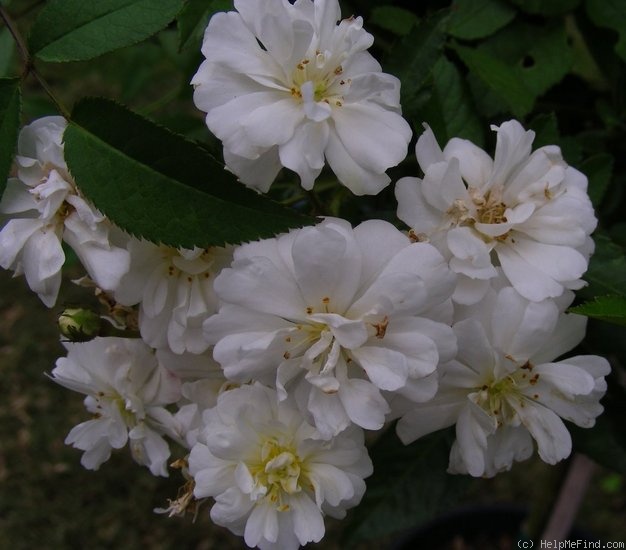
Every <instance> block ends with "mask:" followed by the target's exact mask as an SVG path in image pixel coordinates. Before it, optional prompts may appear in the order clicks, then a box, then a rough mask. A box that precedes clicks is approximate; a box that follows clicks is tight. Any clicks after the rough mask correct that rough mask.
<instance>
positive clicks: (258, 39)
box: [192, 0, 412, 195]
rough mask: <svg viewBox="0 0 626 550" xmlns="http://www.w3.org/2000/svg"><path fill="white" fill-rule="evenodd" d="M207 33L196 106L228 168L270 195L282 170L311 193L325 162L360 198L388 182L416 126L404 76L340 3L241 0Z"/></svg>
mask: <svg viewBox="0 0 626 550" xmlns="http://www.w3.org/2000/svg"><path fill="white" fill-rule="evenodd" d="M235 8H236V9H237V11H236V12H234V11H231V12H227V13H217V14H215V15H214V16H213V17H212V18H211V20H210V22H209V26H208V27H207V29H206V32H205V35H204V43H203V45H202V53H203V54H204V56H205V58H206V60H205V61H204V62H203V63H202V65H201V66H200V68H199V69H198V72H197V73H196V75H195V76H194V77H193V80H192V84H193V85H194V86H195V92H194V102H195V104H196V106H197V107H198V108H199V109H201V110H203V111H204V112H206V113H207V116H206V123H207V126H208V127H209V129H210V130H211V132H213V133H214V134H215V135H216V136H217V137H218V138H219V139H221V140H222V142H223V145H224V158H225V161H226V165H227V166H228V168H229V169H230V170H231V171H233V172H234V173H235V174H236V175H237V176H238V177H239V178H240V179H241V180H242V181H243V182H244V183H245V184H246V185H249V186H251V187H254V188H256V189H258V190H261V191H267V190H268V189H269V187H270V185H271V183H272V182H273V181H274V178H275V177H276V175H277V174H278V171H279V170H280V168H281V167H283V166H284V167H286V168H289V169H290V170H293V171H294V172H296V173H297V174H298V175H299V176H300V180H301V184H302V186H303V187H304V188H305V189H311V188H312V186H313V183H314V181H315V178H316V177H317V176H318V175H319V173H320V172H321V170H322V168H323V167H324V162H325V160H326V161H327V162H328V164H329V165H330V167H331V168H332V170H333V171H334V172H335V174H336V175H337V177H338V178H339V181H340V182H341V183H343V184H344V185H345V186H347V187H348V188H349V189H350V190H351V191H352V192H353V193H355V194H357V195H363V194H376V193H378V192H379V191H380V190H381V189H383V188H384V187H386V186H387V184H388V183H389V181H390V180H389V178H388V176H387V175H386V174H385V170H387V169H388V168H390V167H391V166H395V165H396V164H398V163H399V162H401V161H402V160H403V159H404V158H405V156H406V152H407V146H408V143H409V141H410V139H411V134H412V133H411V129H410V127H409V125H408V124H407V123H406V121H405V120H404V119H403V118H402V117H401V116H400V104H399V99H400V82H399V80H398V79H397V78H395V77H393V76H391V75H389V74H385V73H383V72H381V67H380V64H379V63H378V62H377V61H376V60H375V59H374V58H373V57H372V56H371V55H370V54H369V53H368V52H367V51H366V50H367V48H369V47H370V46H371V45H372V43H373V37H372V36H371V35H370V34H369V33H367V32H366V31H365V30H364V29H363V28H362V25H363V20H362V18H361V17H350V18H349V19H344V20H342V21H341V22H340V23H339V24H338V25H337V21H338V20H339V19H340V18H341V13H340V9H339V3H338V1H337V0H316V1H315V2H313V0H297V1H296V2H295V3H293V4H292V3H290V2H288V0H235Z"/></svg>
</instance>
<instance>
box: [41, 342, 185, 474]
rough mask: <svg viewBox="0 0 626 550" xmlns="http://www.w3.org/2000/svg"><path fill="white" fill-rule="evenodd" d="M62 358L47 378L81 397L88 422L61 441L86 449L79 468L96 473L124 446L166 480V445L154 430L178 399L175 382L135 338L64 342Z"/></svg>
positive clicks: (177, 383)
mask: <svg viewBox="0 0 626 550" xmlns="http://www.w3.org/2000/svg"><path fill="white" fill-rule="evenodd" d="M64 346H65V347H66V348H67V352H68V353H67V357H62V358H60V359H58V360H57V362H56V367H55V368H54V370H53V371H52V378H53V380H54V381H55V382H58V383H59V384H61V385H62V386H65V387H66V388H69V389H71V390H74V391H77V392H80V393H83V394H85V395H86V396H87V397H86V398H85V407H86V408H87V410H88V411H89V412H91V413H93V414H94V418H93V419H92V420H88V421H87V422H83V423H81V424H79V425H78V426H75V427H74V428H72V430H71V431H70V433H69V434H68V436H67V438H66V440H65V442H66V443H67V444H72V445H73V446H74V447H76V448H78V449H81V450H83V451H85V453H84V454H83V456H82V458H81V464H82V465H83V466H84V467H85V468H88V469H90V470H97V469H98V468H99V467H100V465H101V464H102V463H103V462H106V461H107V460H108V459H109V456H110V455H111V449H120V448H121V447H124V445H126V443H129V445H130V449H131V452H132V455H133V458H134V459H135V460H136V461H137V462H138V463H139V464H144V465H146V466H148V467H149V468H150V471H151V472H152V473H153V474H154V475H162V476H167V469H166V463H167V459H168V457H169V456H170V451H169V447H168V444H167V443H166V442H165V440H164V439H163V437H162V433H163V432H162V430H160V429H159V424H160V419H161V418H162V416H163V413H165V412H166V411H165V409H164V405H168V404H171V403H175V402H176V401H178V399H179V398H180V380H179V379H178V378H177V377H176V376H175V375H174V374H172V373H171V372H169V371H168V370H166V369H165V368H163V367H162V366H161V365H159V364H158V362H157V360H156V358H155V356H154V352H153V351H152V350H151V349H150V348H149V347H148V346H147V345H146V344H145V343H144V342H143V341H142V340H139V339H128V338H96V339H95V340H91V341H90V342H85V343H80V344H71V343H64Z"/></svg>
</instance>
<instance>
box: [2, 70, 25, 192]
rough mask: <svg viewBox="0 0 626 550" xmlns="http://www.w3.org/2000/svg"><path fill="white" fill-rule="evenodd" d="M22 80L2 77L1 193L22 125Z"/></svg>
mask: <svg viewBox="0 0 626 550" xmlns="http://www.w3.org/2000/svg"><path fill="white" fill-rule="evenodd" d="M20 109H21V96H20V82H19V80H18V79H17V78H0V195H2V193H3V192H4V188H5V186H6V181H7V175H8V173H9V169H10V167H11V163H12V161H13V153H14V151H15V143H16V141H17V134H18V130H19V126H20Z"/></svg>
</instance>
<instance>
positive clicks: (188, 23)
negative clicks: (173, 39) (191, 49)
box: [177, 0, 233, 50]
mask: <svg viewBox="0 0 626 550" xmlns="http://www.w3.org/2000/svg"><path fill="white" fill-rule="evenodd" d="M232 9H233V2H232V0H211V1H209V2H207V0H187V2H185V6H184V7H183V9H182V10H181V12H180V13H179V14H178V17H177V20H178V47H179V49H181V50H182V49H183V48H185V47H186V46H188V45H189V44H190V43H191V42H193V41H195V40H198V41H200V40H201V39H202V35H203V33H204V29H205V28H206V26H207V24H208V23H209V19H210V17H211V16H212V15H213V14H214V13H216V12H218V11H229V10H232Z"/></svg>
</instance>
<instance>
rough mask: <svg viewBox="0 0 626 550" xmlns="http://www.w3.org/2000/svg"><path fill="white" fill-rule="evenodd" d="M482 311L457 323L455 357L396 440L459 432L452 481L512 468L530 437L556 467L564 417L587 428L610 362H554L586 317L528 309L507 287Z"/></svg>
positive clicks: (566, 446) (564, 436) (546, 304)
mask: <svg viewBox="0 0 626 550" xmlns="http://www.w3.org/2000/svg"><path fill="white" fill-rule="evenodd" d="M484 307H487V308H489V309H488V312H487V313H486V314H484V315H477V316H476V317H475V318H471V317H470V318H468V319H465V320H463V321H460V322H458V323H456V324H455V325H454V331H455V333H456V336H457V339H458V348H459V351H458V356H457V357H456V359H455V360H453V361H450V362H449V363H446V364H444V365H442V366H441V367H440V369H439V370H440V383H439V391H438V393H437V396H436V397H435V398H434V399H433V400H432V401H430V402H428V403H420V404H417V405H415V406H413V408H412V410H411V411H410V412H408V413H407V414H406V415H405V416H404V417H403V418H401V419H400V421H399V422H398V425H397V431H398V435H399V436H400V438H401V439H402V441H403V442H404V443H409V442H411V441H413V440H415V439H417V438H419V437H421V436H422V435H425V434H427V433H430V432H433V431H435V430H439V429H441V428H445V427H447V426H451V425H453V424H456V441H455V443H454V445H453V447H452V451H451V454H450V472H453V473H469V474H471V475H473V476H493V475H495V474H496V473H497V472H499V471H502V470H508V469H510V467H511V465H512V463H513V461H520V460H524V459H526V458H528V457H529V456H530V455H531V454H532V452H533V439H534V440H535V442H536V445H537V450H538V452H539V456H540V457H541V459H542V460H544V461H545V462H548V463H550V464H554V463H556V462H557V461H559V460H562V459H563V458H565V457H567V456H568V455H569V454H570V452H571V447H572V442H571V437H570V434H569V432H568V431H567V428H566V427H565V425H564V423H563V421H562V420H561V419H562V418H563V419H565V420H569V421H570V422H573V423H574V424H576V425H578V426H581V427H583V428H589V427H591V426H593V425H594V423H595V419H596V417H597V416H598V415H599V414H600V413H601V412H602V406H601V405H600V403H599V400H600V398H601V397H602V396H603V395H604V392H605V391H606V382H605V380H604V376H606V375H607V374H608V373H609V371H610V367H609V364H608V362H607V361H606V359H604V358H602V357H598V356H595V355H580V356H576V357H570V358H567V359H563V360H561V361H556V362H555V361H554V359H555V358H556V357H558V356H559V355H561V354H563V353H564V352H566V351H568V350H570V349H571V348H573V347H574V346H575V345H576V344H578V343H579V342H580V340H582V338H583V336H584V331H585V323H586V319H585V318H584V317H581V316H577V315H567V314H563V313H560V312H559V308H558V306H557V305H556V304H555V303H554V301H552V300H545V301H542V302H530V301H528V300H526V299H524V298H523V297H521V296H520V295H519V294H518V293H517V292H516V291H515V290H514V289H513V288H511V287H508V288H505V289H502V290H501V291H500V292H499V293H498V294H497V297H496V298H495V300H491V299H488V300H486V301H485V304H484ZM481 318H482V319H484V320H485V321H486V322H485V323H481V322H480V321H479V320H478V319H481Z"/></svg>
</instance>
